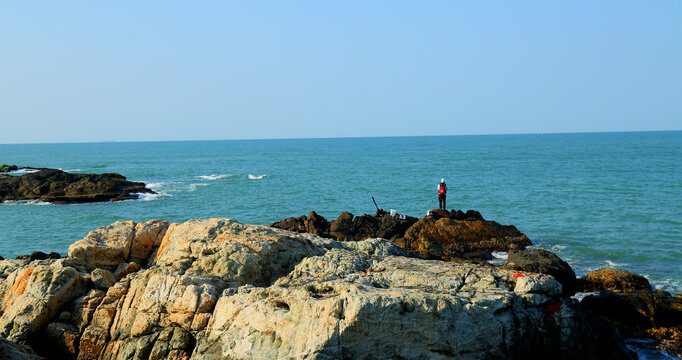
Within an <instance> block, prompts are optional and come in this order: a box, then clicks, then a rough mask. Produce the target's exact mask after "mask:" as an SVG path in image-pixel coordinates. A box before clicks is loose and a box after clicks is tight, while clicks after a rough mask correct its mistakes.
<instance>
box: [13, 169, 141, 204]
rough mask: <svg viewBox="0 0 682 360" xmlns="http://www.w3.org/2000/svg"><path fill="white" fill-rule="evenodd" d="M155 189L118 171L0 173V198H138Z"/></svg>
mask: <svg viewBox="0 0 682 360" xmlns="http://www.w3.org/2000/svg"><path fill="white" fill-rule="evenodd" d="M140 193H154V192H153V191H152V190H150V189H148V188H146V187H145V185H144V183H141V182H131V181H128V180H126V178H125V176H123V175H120V174H113V173H111V174H71V173H66V172H64V171H61V170H55V169H42V170H40V171H38V172H35V173H30V174H24V175H21V176H9V175H3V176H0V202H3V201H8V200H12V201H16V200H40V201H46V202H51V203H85V202H99V201H117V200H127V199H137V195H134V194H140Z"/></svg>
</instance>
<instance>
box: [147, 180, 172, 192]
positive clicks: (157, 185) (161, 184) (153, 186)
mask: <svg viewBox="0 0 682 360" xmlns="http://www.w3.org/2000/svg"><path fill="white" fill-rule="evenodd" d="M145 185H146V186H147V188H149V189H152V190H155V191H156V189H159V188H162V187H164V186H166V185H168V184H167V183H165V182H151V183H148V184H145Z"/></svg>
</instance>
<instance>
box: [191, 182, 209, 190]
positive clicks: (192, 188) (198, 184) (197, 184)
mask: <svg viewBox="0 0 682 360" xmlns="http://www.w3.org/2000/svg"><path fill="white" fill-rule="evenodd" d="M209 185H211V184H206V183H196V184H189V191H194V190H196V189H197V188H198V187H199V186H209Z"/></svg>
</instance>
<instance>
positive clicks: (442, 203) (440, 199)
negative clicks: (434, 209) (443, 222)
mask: <svg viewBox="0 0 682 360" xmlns="http://www.w3.org/2000/svg"><path fill="white" fill-rule="evenodd" d="M438 208H439V209H441V210H446V209H445V194H438Z"/></svg>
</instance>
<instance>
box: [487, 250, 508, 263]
mask: <svg viewBox="0 0 682 360" xmlns="http://www.w3.org/2000/svg"><path fill="white" fill-rule="evenodd" d="M491 254H492V255H493V259H492V260H488V263H490V264H493V265H504V264H506V263H507V260H508V259H509V254H508V253H507V252H505V251H493V252H492V253H491Z"/></svg>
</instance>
